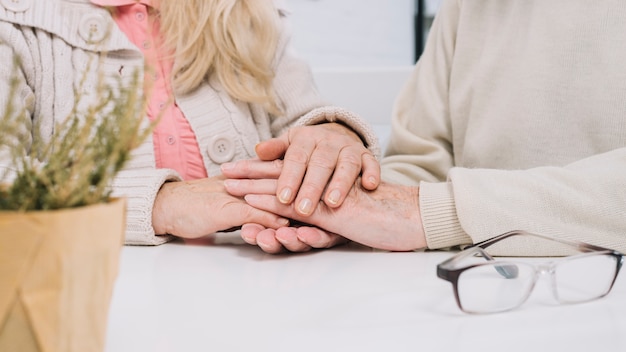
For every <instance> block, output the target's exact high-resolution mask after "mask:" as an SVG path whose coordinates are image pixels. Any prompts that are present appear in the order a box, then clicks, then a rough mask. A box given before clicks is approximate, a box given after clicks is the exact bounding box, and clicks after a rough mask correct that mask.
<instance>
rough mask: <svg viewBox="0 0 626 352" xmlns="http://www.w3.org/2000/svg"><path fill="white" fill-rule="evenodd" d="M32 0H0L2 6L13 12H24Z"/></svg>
mask: <svg viewBox="0 0 626 352" xmlns="http://www.w3.org/2000/svg"><path fill="white" fill-rule="evenodd" d="M32 3H33V1H32V0H0V4H2V6H3V7H4V8H5V9H7V10H9V11H13V12H24V11H26V10H28V9H29V8H30V6H31V5H32Z"/></svg>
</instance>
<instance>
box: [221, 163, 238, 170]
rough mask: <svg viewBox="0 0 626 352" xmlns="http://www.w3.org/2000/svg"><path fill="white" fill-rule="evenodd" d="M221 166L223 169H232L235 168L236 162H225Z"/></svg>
mask: <svg viewBox="0 0 626 352" xmlns="http://www.w3.org/2000/svg"><path fill="white" fill-rule="evenodd" d="M220 168H221V169H222V170H232V169H234V168H235V163H223V164H222V166H220Z"/></svg>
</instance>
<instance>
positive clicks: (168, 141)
mask: <svg viewBox="0 0 626 352" xmlns="http://www.w3.org/2000/svg"><path fill="white" fill-rule="evenodd" d="M174 143H176V138H175V137H174V136H172V135H169V136H167V144H169V145H172V144H174Z"/></svg>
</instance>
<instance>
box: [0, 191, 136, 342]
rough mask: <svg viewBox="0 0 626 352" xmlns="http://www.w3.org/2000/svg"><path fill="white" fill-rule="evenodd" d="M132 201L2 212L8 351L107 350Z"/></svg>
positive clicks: (0, 309) (0, 265) (2, 315)
mask: <svg viewBox="0 0 626 352" xmlns="http://www.w3.org/2000/svg"><path fill="white" fill-rule="evenodd" d="M125 205H126V202H125V200H124V199H114V200H111V201H110V202H108V203H104V204H96V205H90V206H85V207H81V208H72V209H62V210H54V211H32V212H11V211H6V212H2V211H0V351H21V352H22V351H46V352H48V351H50V352H56V351H59V352H61V351H63V352H69V351H80V352H89V351H103V350H104V344H105V335H106V326H107V318H108V311H109V304H110V301H111V294H112V291H113V286H114V283H115V279H116V277H117V273H118V267H119V256H120V251H121V248H122V245H123V238H124V228H125Z"/></svg>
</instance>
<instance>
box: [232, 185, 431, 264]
mask: <svg viewBox="0 0 626 352" xmlns="http://www.w3.org/2000/svg"><path fill="white" fill-rule="evenodd" d="M272 182H274V184H276V181H274V180H267V179H263V180H228V181H227V185H226V188H227V190H228V191H229V192H230V193H231V194H241V195H245V200H246V202H248V204H250V205H252V206H254V207H256V208H258V209H262V210H266V211H269V212H272V213H275V214H278V215H281V216H284V217H286V218H291V219H295V220H297V221H302V222H306V223H308V224H311V225H314V226H316V227H318V229H315V228H312V227H300V228H297V229H293V228H292V229H284V228H281V229H278V230H276V231H273V230H267V229H263V228H262V227H259V226H258V225H246V226H245V227H247V229H246V231H242V236H244V240H246V236H248V240H250V239H252V240H251V241H250V242H252V243H253V244H254V242H253V241H256V242H257V243H259V241H260V240H262V241H264V243H265V244H269V246H268V247H267V248H264V247H263V246H261V248H262V249H263V250H265V251H267V252H270V253H275V252H277V251H280V250H281V248H282V247H285V248H287V249H290V248H295V249H306V247H305V246H307V245H308V246H310V247H315V248H323V247H325V244H326V246H332V245H336V244H337V243H340V242H339V240H338V239H337V238H336V236H337V234H338V235H341V236H343V237H345V238H347V239H349V240H352V241H355V242H358V243H361V244H363V245H366V246H370V247H373V248H378V249H383V250H390V251H408V250H414V249H418V248H424V247H426V239H425V236H424V229H423V225H422V222H421V217H420V211H419V201H418V197H419V188H417V187H409V186H401V185H392V184H386V183H381V184H380V186H379V187H378V188H377V189H376V190H373V191H369V190H366V189H364V188H363V187H361V184H360V182H359V181H358V180H357V182H355V184H354V187H353V188H352V189H351V191H350V192H349V193H348V194H347V197H346V198H345V200H344V202H343V205H342V206H341V207H338V208H331V207H329V206H327V205H326V204H324V203H323V202H320V204H319V206H318V207H317V208H316V210H315V212H314V213H313V214H311V215H310V216H308V217H305V216H302V215H300V213H299V212H297V211H296V209H295V208H294V206H293V205H287V204H283V203H281V202H280V201H279V200H278V199H277V197H276V196H274V195H273V194H271V193H270V192H267V191H271V188H272ZM259 189H264V190H265V191H266V192H265V193H270V194H253V193H255V192H252V191H251V190H255V191H256V190H259ZM264 231H267V232H264ZM294 231H295V233H294ZM283 232H284V233H283ZM244 233H245V234H244ZM272 234H273V236H274V240H275V242H272V241H273V240H272V239H271V238H269V237H271V235H272ZM260 236H261V237H260ZM294 238H295V240H297V241H298V242H300V243H296V242H293V243H291V244H289V243H288V241H294ZM309 241H311V243H309ZM279 244H280V245H279ZM290 246H291V247H290ZM290 250H291V249H290Z"/></svg>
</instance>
